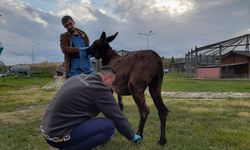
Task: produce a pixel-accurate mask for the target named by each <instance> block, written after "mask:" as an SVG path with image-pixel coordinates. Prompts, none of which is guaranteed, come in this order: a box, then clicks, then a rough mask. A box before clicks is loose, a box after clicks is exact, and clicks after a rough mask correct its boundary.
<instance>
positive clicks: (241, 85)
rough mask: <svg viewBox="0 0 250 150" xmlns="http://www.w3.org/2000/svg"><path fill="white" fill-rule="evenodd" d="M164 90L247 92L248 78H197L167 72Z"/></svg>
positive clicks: (249, 82) (248, 89) (248, 86)
mask: <svg viewBox="0 0 250 150" xmlns="http://www.w3.org/2000/svg"><path fill="white" fill-rule="evenodd" d="M162 90H164V91H185V92H249V91H250V79H245V80H242V79H241V80H240V79H238V80H197V79H191V78H186V77H185V76H184V75H183V74H177V73H168V74H166V75H165V76H164V81H163V85H162Z"/></svg>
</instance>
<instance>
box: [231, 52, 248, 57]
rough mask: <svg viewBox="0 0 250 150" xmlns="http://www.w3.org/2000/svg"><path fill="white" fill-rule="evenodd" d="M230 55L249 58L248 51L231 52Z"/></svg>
mask: <svg viewBox="0 0 250 150" xmlns="http://www.w3.org/2000/svg"><path fill="white" fill-rule="evenodd" d="M232 53H233V54H238V55H243V56H247V57H250V51H232Z"/></svg>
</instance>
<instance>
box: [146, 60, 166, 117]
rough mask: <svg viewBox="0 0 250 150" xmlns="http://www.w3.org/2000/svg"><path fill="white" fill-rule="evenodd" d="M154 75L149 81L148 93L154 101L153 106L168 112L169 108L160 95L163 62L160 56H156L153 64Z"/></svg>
mask: <svg viewBox="0 0 250 150" xmlns="http://www.w3.org/2000/svg"><path fill="white" fill-rule="evenodd" d="M155 67H156V69H155V71H156V72H155V76H154V77H153V79H152V81H151V82H150V83H149V86H148V87H149V93H150V95H151V97H152V99H153V101H154V104H155V106H156V107H157V109H158V110H159V111H160V112H165V113H168V112H169V110H168V109H167V107H166V106H165V104H164V102H163V99H162V96H161V86H162V82H163V76H164V71H163V64H162V60H161V58H160V57H158V58H157V63H156V65H155Z"/></svg>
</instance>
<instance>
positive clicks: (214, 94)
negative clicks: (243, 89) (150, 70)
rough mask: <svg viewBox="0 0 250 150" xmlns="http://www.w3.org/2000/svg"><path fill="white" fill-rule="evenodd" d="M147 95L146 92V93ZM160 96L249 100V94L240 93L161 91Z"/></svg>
mask: <svg viewBox="0 0 250 150" xmlns="http://www.w3.org/2000/svg"><path fill="white" fill-rule="evenodd" d="M146 93H147V94H149V92H148V91H146ZM161 93H162V96H167V97H173V98H187V99H189V98H204V99H205V98H215V99H220V98H250V93H240V92H166V91H162V92H161Z"/></svg>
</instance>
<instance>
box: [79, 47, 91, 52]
mask: <svg viewBox="0 0 250 150" xmlns="http://www.w3.org/2000/svg"><path fill="white" fill-rule="evenodd" d="M87 48H89V47H80V50H82V51H83V50H86V49H87Z"/></svg>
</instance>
